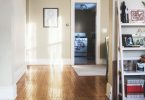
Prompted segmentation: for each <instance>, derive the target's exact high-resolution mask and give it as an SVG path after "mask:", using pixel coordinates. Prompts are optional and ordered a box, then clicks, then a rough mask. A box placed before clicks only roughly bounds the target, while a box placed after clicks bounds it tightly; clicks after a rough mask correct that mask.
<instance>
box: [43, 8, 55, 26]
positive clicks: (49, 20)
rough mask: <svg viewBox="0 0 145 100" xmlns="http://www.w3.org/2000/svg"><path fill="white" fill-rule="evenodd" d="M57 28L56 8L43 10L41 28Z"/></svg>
mask: <svg viewBox="0 0 145 100" xmlns="http://www.w3.org/2000/svg"><path fill="white" fill-rule="evenodd" d="M57 26H58V8H43V27H45V28H47V27H57Z"/></svg>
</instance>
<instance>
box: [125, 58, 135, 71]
mask: <svg viewBox="0 0 145 100" xmlns="http://www.w3.org/2000/svg"><path fill="white" fill-rule="evenodd" d="M133 70H134V61H131V60H127V61H125V62H124V71H133Z"/></svg>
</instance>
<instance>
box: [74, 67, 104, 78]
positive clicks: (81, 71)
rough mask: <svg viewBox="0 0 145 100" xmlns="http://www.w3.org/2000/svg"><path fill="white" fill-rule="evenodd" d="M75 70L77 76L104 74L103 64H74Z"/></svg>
mask: <svg viewBox="0 0 145 100" xmlns="http://www.w3.org/2000/svg"><path fill="white" fill-rule="evenodd" d="M73 68H74V70H75V72H76V73H77V75H78V76H100V75H101V76H105V75H106V66H105V65H74V66H73Z"/></svg>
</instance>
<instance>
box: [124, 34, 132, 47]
mask: <svg viewBox="0 0 145 100" xmlns="http://www.w3.org/2000/svg"><path fill="white" fill-rule="evenodd" d="M122 44H123V46H124V47H132V46H133V45H134V42H133V38H132V35H131V34H122Z"/></svg>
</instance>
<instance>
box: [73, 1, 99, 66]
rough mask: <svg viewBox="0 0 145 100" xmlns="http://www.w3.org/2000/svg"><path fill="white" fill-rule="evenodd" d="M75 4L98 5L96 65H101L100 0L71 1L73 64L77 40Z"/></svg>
mask: <svg viewBox="0 0 145 100" xmlns="http://www.w3.org/2000/svg"><path fill="white" fill-rule="evenodd" d="M75 3H96V15H97V16H96V26H95V27H96V28H95V34H96V35H95V36H96V43H95V45H96V46H95V58H96V61H95V63H96V64H100V61H101V60H100V33H101V32H100V15H101V13H100V11H101V9H100V0H71V64H72V65H74V64H75V57H74V55H75V53H74V49H75V48H74V40H75V34H74V33H75Z"/></svg>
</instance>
